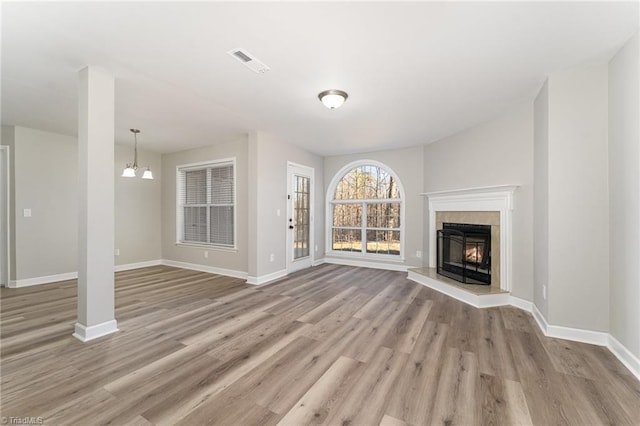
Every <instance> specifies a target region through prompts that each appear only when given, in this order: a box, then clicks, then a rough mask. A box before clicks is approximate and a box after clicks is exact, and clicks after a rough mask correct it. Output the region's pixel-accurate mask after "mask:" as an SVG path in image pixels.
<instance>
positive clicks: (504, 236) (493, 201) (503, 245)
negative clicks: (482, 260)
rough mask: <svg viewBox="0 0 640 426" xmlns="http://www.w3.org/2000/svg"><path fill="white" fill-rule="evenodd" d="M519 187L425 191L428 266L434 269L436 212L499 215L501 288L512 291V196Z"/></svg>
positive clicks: (501, 186)
mask: <svg viewBox="0 0 640 426" xmlns="http://www.w3.org/2000/svg"><path fill="white" fill-rule="evenodd" d="M518 187H519V185H498V186H486V187H481V188H465V189H456V190H451V191H437V192H425V193H422V194H420V195H422V196H426V197H427V198H428V200H429V207H428V208H429V267H430V268H435V267H436V238H437V235H436V234H437V233H436V212H463V211H467V212H473V211H476V212H481V211H488V212H489V211H497V212H500V288H501V289H502V290H505V291H511V275H512V273H511V259H512V255H511V246H512V223H511V222H512V219H511V213H512V211H513V194H514V192H515V191H516V189H518Z"/></svg>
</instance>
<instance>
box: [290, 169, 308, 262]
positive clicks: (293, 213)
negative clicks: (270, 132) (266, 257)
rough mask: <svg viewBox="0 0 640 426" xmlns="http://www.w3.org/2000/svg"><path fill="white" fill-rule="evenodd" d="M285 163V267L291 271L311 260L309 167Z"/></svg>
mask: <svg viewBox="0 0 640 426" xmlns="http://www.w3.org/2000/svg"><path fill="white" fill-rule="evenodd" d="M288 167H289V173H288V179H287V180H288V191H287V199H288V203H289V207H288V209H287V213H288V227H289V230H288V232H289V234H288V238H287V239H288V243H287V245H288V250H287V251H288V253H287V261H288V262H287V270H288V272H293V271H297V270H298V269H303V268H308V267H310V266H311V265H312V263H313V259H312V257H313V256H312V254H313V250H312V247H313V227H312V220H313V215H312V196H313V179H312V176H313V169H311V168H309V167H304V166H300V165H296V164H292V163H289V166H288Z"/></svg>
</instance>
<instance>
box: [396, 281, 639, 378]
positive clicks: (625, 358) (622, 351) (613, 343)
mask: <svg viewBox="0 0 640 426" xmlns="http://www.w3.org/2000/svg"><path fill="white" fill-rule="evenodd" d="M407 278H408V279H410V280H412V281H415V282H417V283H419V284H422V285H424V286H427V287H429V288H432V289H434V290H437V291H439V292H441V293H444V294H446V295H447V296H451V297H453V298H454V299H457V300H460V301H461V302H464V303H467V304H469V305H471V306H474V307H476V308H488V307H492V306H503V305H510V306H514V307H516V308H520V309H522V310H523V311H527V312H530V313H531V314H532V315H533V318H534V319H535V321H536V323H537V324H538V327H539V328H540V330H542V333H543V334H544V335H545V336H547V337H553V338H557V339H565V340H571V341H574V342H581V343H589V344H592V345H598V346H606V347H607V348H608V349H609V350H610V351H611V353H612V354H613V355H614V356H615V357H616V358H618V360H620V362H621V363H622V364H624V366H625V367H627V368H628V369H629V371H631V373H633V375H634V376H636V378H638V380H640V359H638V357H636V356H635V355H634V354H632V353H631V351H629V349H627V348H626V347H625V346H624V345H623V344H622V343H620V342H619V341H618V340H617V339H616V338H615V337H613V336H612V335H611V334H609V333H606V332H602V331H593V330H585V329H579V328H572V327H564V326H559V325H553V324H549V323H548V322H547V320H546V318H545V317H544V315H542V313H541V312H540V310H538V307H537V306H536V305H535V304H534V303H532V302H529V301H528V300H524V299H520V298H518V297H515V296H510V295H509V294H508V293H505V294H506V296H507V297H506V298H505V297H502V298H491V297H490V296H489V295H486V296H476V295H474V294H471V293H469V292H466V291H464V290H461V289H458V288H456V287H453V286H449V285H446V284H443V283H442V282H440V281H438V280H434V279H432V278H429V277H427V276H425V275H422V274H417V273H415V272H411V271H409V272H408V274H407ZM498 296H500V295H498ZM485 298H488V299H486V300H482V299H485ZM478 299H480V300H478Z"/></svg>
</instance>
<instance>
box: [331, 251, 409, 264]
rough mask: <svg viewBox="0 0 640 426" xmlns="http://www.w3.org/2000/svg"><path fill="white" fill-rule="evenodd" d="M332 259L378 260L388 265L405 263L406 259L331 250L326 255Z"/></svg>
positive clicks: (386, 255)
mask: <svg viewBox="0 0 640 426" xmlns="http://www.w3.org/2000/svg"><path fill="white" fill-rule="evenodd" d="M326 255H327V256H331V257H342V258H345V259H362V260H372V261H375V260H378V261H382V262H386V263H400V264H404V263H405V258H404V257H403V256H402V255H400V256H395V255H391V254H363V253H359V252H348V251H333V250H330V251H328V252H327V254H326Z"/></svg>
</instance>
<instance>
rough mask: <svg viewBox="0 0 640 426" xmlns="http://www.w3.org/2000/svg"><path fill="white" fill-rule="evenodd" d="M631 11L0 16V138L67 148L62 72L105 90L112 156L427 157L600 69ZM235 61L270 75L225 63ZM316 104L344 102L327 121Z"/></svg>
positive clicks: (413, 6) (417, 9) (376, 8)
mask: <svg viewBox="0 0 640 426" xmlns="http://www.w3.org/2000/svg"><path fill="white" fill-rule="evenodd" d="M637 28H638V2H636V1H634V2H626V3H613V2H609V1H606V2H591V3H574V2H571V3H556V2H533V3H515V2H514V3H489V2H472V3H457V2H445V3H439V2H428V3H399V2H375V3H362V2H340V3H336V2H320V3H309V2H275V3H269V2H259V3H241V2H236V3H222V2H215V3H212V2H195V3H179V2H175V3H174V2H141V3H126V2H125V3H111V2H87V3H83V2H70V3H57V2H45V3H7V2H3V4H2V123H3V124H12V125H22V126H28V127H34V128H38V129H42V130H49V131H53V132H57V133H62V134H68V135H75V134H76V128H77V99H76V93H77V88H76V85H77V71H78V70H79V69H81V68H83V67H84V66H85V65H87V64H91V65H96V66H100V67H103V68H105V69H106V70H108V71H109V72H110V73H112V74H113V75H114V76H115V78H116V142H118V143H129V144H130V143H131V142H132V140H131V135H130V133H129V131H128V129H129V128H131V127H137V128H139V129H141V130H142V133H141V135H140V136H141V137H140V146H141V147H142V148H145V149H150V150H153V151H157V152H172V151H178V150H182V149H186V148H192V147H197V146H203V145H209V144H212V143H219V142H227V141H232V140H236V139H238V138H239V137H241V135H243V134H246V133H247V132H250V131H254V130H260V131H265V132H269V133H273V134H275V135H277V136H278V137H280V138H281V139H283V140H285V141H286V142H289V143H293V144H296V145H299V146H301V147H303V148H305V149H308V150H310V151H312V152H315V153H317V154H321V155H334V154H343V153H354V152H365V151H374V150H379V149H386V148H391V147H400V146H410V145H417V144H421V143H429V142H433V141H435V140H438V139H440V138H442V137H444V136H448V135H450V134H453V133H456V132H458V131H460V130H463V129H465V128H468V127H470V126H473V125H475V124H478V123H481V122H483V121H486V120H489V119H491V118H493V117H495V116H498V115H500V114H501V113H504V112H505V111H506V110H508V109H509V108H510V107H512V106H513V105H515V104H518V103H520V102H523V101H525V100H531V99H533V97H534V96H535V93H536V91H537V90H538V88H539V87H540V84H541V83H542V82H543V81H544V78H545V76H546V75H548V74H549V73H552V72H554V71H559V70H562V69H566V68H570V67H573V66H577V65H584V64H590V63H603V62H605V61H607V60H608V59H609V58H610V57H611V56H612V55H613V54H614V53H615V52H616V51H617V50H618V49H619V48H620V47H621V46H622V45H623V43H624V42H625V41H626V40H628V39H629V38H630V37H631V36H632V35H633V33H634V32H635V31H637ZM238 47H241V48H244V49H246V50H248V51H249V52H251V53H252V54H253V55H255V56H256V57H257V58H259V59H260V60H262V61H263V62H265V63H266V64H267V65H268V66H269V67H271V71H269V72H267V73H265V74H256V73H253V72H252V71H250V70H249V69H247V68H245V67H244V66H243V65H242V64H241V63H239V62H238V61H236V60H234V59H233V58H231V57H230V56H228V55H227V53H226V52H227V51H228V50H230V49H233V48H238ZM325 89H342V90H345V91H346V92H348V93H349V99H348V100H347V102H346V103H345V105H344V106H343V107H342V108H340V109H337V110H328V109H326V108H325V107H324V106H323V105H322V104H321V103H320V102H319V101H318V99H317V94H318V93H319V92H321V91H322V90H325Z"/></svg>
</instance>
